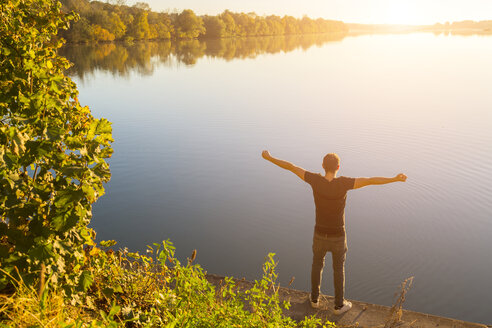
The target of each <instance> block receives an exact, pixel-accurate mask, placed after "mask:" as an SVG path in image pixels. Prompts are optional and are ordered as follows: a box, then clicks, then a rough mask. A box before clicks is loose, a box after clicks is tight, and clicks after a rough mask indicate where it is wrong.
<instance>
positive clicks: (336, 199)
mask: <svg viewBox="0 0 492 328" xmlns="http://www.w3.org/2000/svg"><path fill="white" fill-rule="evenodd" d="M261 155H262V156H263V158H264V159H266V160H268V161H270V162H272V163H273V164H275V165H277V166H280V167H281V168H283V169H285V170H288V171H291V172H292V173H294V174H295V175H297V176H298V177H299V178H301V179H302V180H304V181H306V182H307V183H309V184H310V185H311V187H312V189H313V196H314V204H315V207H316V224H315V227H314V236H313V265H312V268H311V306H312V307H313V308H318V307H319V303H320V302H319V293H320V286H321V275H322V272H323V267H324V264H325V255H326V253H327V252H331V253H332V261H333V283H334V285H335V309H334V313H335V314H336V315H339V314H342V313H345V312H347V311H348V310H350V309H351V308H352V303H350V302H349V301H347V300H345V299H344V297H343V294H344V288H345V253H346V252H347V241H346V235H345V201H346V199H347V191H349V190H351V189H358V188H362V187H365V186H370V185H382V184H387V183H392V182H398V181H401V182H405V181H406V180H407V176H406V175H405V174H403V173H400V174H398V175H397V176H395V177H393V178H384V177H373V178H348V177H344V176H341V177H337V173H338V170H339V169H340V158H339V157H338V155H337V154H334V153H331V154H327V155H326V156H325V157H324V158H323V163H322V166H323V169H324V170H325V174H324V175H321V174H317V173H312V172H309V171H306V170H304V169H303V168H301V167H298V166H296V165H294V164H292V163H289V162H287V161H283V160H281V159H278V158H275V157H273V156H271V155H270V153H269V152H268V151H266V150H264V151H263V153H262V154H261Z"/></svg>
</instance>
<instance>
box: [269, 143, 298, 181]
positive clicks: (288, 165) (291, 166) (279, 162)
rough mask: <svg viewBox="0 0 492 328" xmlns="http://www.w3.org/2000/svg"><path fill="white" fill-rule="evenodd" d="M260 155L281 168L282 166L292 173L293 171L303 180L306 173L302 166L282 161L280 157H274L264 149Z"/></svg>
mask: <svg viewBox="0 0 492 328" xmlns="http://www.w3.org/2000/svg"><path fill="white" fill-rule="evenodd" d="M261 156H262V157H263V158H264V159H266V160H267V161H270V162H272V163H273V164H275V165H277V166H280V167H281V168H283V169H285V170H288V171H291V172H292V173H294V174H295V175H297V176H298V177H299V178H301V179H302V180H304V176H305V174H306V170H304V169H303V168H302V167H298V166H295V165H294V164H292V163H290V162H287V161H283V160H281V159H278V158H275V157H273V156H272V155H270V153H269V152H268V150H264V151H263V152H262V153H261Z"/></svg>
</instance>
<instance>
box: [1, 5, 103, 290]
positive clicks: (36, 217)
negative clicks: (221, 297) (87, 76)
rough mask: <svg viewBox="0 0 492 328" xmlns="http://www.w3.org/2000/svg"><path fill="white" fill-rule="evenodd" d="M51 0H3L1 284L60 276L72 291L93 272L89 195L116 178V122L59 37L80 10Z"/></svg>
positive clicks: (56, 281)
mask: <svg viewBox="0 0 492 328" xmlns="http://www.w3.org/2000/svg"><path fill="white" fill-rule="evenodd" d="M60 8H61V4H60V3H59V2H57V1H52V0H7V1H2V2H1V3H0V35H1V39H0V40H1V41H0V42H1V43H0V72H2V74H1V75H0V141H1V142H0V265H1V269H2V272H0V290H2V289H4V288H6V287H8V286H9V284H11V283H12V277H13V278H15V279H17V280H20V279H22V280H23V281H24V282H25V283H26V284H28V285H33V284H34V283H35V282H36V283H39V292H40V293H41V292H42V290H43V288H44V286H45V284H46V283H50V282H51V283H53V284H58V285H62V286H64V287H65V288H66V290H65V291H66V292H67V293H69V294H71V293H72V292H73V291H74V290H75V289H78V290H84V288H85V287H86V286H87V284H88V282H87V281H89V280H90V279H92V278H91V273H90V272H89V271H84V270H83V269H82V267H83V265H84V262H85V261H86V257H85V255H84V252H83V245H84V244H88V245H91V244H93V237H94V233H93V231H92V230H91V229H89V228H88V227H87V225H88V224H89V222H90V219H91V215H92V203H94V202H95V201H96V200H97V199H98V198H99V197H100V196H102V195H103V194H104V188H103V183H104V182H107V181H109V178H110V172H109V166H108V164H107V163H106V162H105V159H106V158H108V157H110V156H111V154H112V149H111V142H112V136H111V124H110V122H108V121H107V120H105V119H99V120H98V119H95V118H94V117H93V116H92V115H91V113H90V110H89V108H88V107H82V106H81V105H80V103H79V101H78V99H77V95H78V91H77V88H76V86H75V83H73V82H72V81H71V80H70V79H69V78H68V77H66V76H65V75H64V71H65V70H66V69H67V68H68V67H69V62H68V61H67V60H66V59H65V58H63V57H60V56H58V55H57V54H56V50H57V49H58V48H59V47H60V46H61V44H62V42H61V41H57V40H56V39H55V37H56V35H57V32H58V30H59V29H60V28H67V27H68V21H69V20H71V19H73V18H74V17H73V16H70V15H68V16H66V15H64V14H62V12H61V11H60Z"/></svg>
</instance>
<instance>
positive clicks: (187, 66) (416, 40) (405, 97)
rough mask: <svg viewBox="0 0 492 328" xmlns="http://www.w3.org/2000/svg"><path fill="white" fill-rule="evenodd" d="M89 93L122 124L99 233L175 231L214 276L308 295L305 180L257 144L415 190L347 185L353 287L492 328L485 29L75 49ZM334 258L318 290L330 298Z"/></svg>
mask: <svg viewBox="0 0 492 328" xmlns="http://www.w3.org/2000/svg"><path fill="white" fill-rule="evenodd" d="M61 54H62V55H64V56H66V57H67V58H69V59H70V60H71V61H73V62H74V63H75V66H74V67H73V68H72V69H71V71H70V74H71V75H72V76H73V79H74V80H75V81H76V82H77V85H78V88H79V90H80V97H79V99H80V101H81V103H82V104H83V105H88V106H89V107H90V108H91V110H92V112H93V114H94V116H96V117H105V118H107V119H109V120H110V121H112V122H113V136H114V139H115V142H114V150H115V153H114V156H113V157H112V158H111V160H110V165H111V171H112V179H111V182H110V183H109V184H107V186H106V190H107V193H106V195H105V196H104V197H102V198H101V199H100V200H99V201H98V202H97V204H96V205H95V206H94V215H93V221H92V226H93V227H94V228H95V230H96V232H97V239H98V240H107V239H115V240H117V241H118V245H119V246H120V247H128V248H129V249H131V250H134V251H140V252H145V248H146V247H145V246H146V245H148V244H151V243H153V242H160V241H162V240H165V239H170V240H171V241H172V242H173V243H174V244H175V246H176V247H177V255H178V257H179V258H180V259H182V260H184V259H186V257H189V256H190V255H191V253H192V251H193V249H197V250H198V255H197V262H198V263H199V264H200V265H201V266H203V267H204V268H205V269H206V270H207V271H208V272H211V273H215V274H219V275H230V276H234V277H237V278H242V277H245V278H246V279H249V280H254V279H258V278H259V277H260V275H261V265H262V263H263V261H264V258H265V256H266V255H267V254H268V253H269V252H274V253H276V254H277V255H276V258H277V260H278V262H279V263H278V268H277V271H278V273H279V282H280V283H281V284H282V285H284V286H285V285H286V284H287V283H288V282H289V281H290V280H291V278H292V277H295V281H294V283H293V284H292V287H293V288H296V289H300V290H306V291H307V290H309V288H310V269H311V259H312V251H311V245H312V234H313V227H314V203H313V199H312V192H311V188H310V186H309V185H308V184H306V183H304V182H303V181H301V180H300V179H298V178H297V177H296V176H295V175H294V174H292V173H290V172H287V171H284V170H282V169H280V168H278V167H276V166H274V165H272V164H271V163H269V162H267V161H265V160H263V159H262V158H261V151H262V150H263V149H267V150H269V151H270V152H271V153H272V155H273V156H276V157H279V158H282V159H285V160H288V161H291V162H293V163H294V164H296V165H298V166H301V167H303V168H305V169H307V170H310V171H314V172H321V171H322V168H321V161H322V158H323V156H324V155H325V154H326V153H329V152H336V153H338V154H339V155H340V157H341V169H340V172H339V175H344V176H352V177H368V176H393V175H395V174H397V173H400V172H404V173H405V174H407V175H408V180H407V182H406V183H394V184H390V185H386V186H370V187H365V188H363V189H359V190H353V191H350V192H349V194H348V200H347V207H346V228H347V237H348V245H349V250H348V253H347V262H346V297H347V298H348V299H356V300H360V301H365V302H370V303H377V304H383V305H391V304H392V303H393V300H394V293H395V292H396V291H397V289H398V286H399V285H400V283H401V282H402V281H403V280H404V279H405V278H407V277H410V276H414V277H415V278H414V283H413V286H412V288H411V290H410V292H409V293H408V295H407V301H406V302H405V305H404V307H405V308H406V309H410V310H414V311H420V312H426V313H431V314H435V315H440V316H446V317H452V318H457V319H461V320H467V321H474V322H481V323H488V324H491V323H492V279H491V277H492V252H491V251H492V238H491V237H492V175H491V171H492V147H491V145H492V60H491V58H492V37H491V36H480V35H471V36H452V35H444V34H432V33H411V34H393V35H392V34H379V35H360V36H350V35H314V36H306V37H275V38H274V37H270V38H268V37H265V38H247V39H226V40H215V41H207V42H203V41H198V40H192V41H187V42H180V43H177V44H176V43H171V42H164V41H163V42H147V43H134V44H130V45H125V44H100V45H97V46H88V45H73V46H67V47H65V48H64V49H62V50H61ZM330 262H331V258H330V255H328V256H327V266H326V267H325V270H324V275H323V284H322V293H325V294H330V295H333V287H332V271H331V264H330Z"/></svg>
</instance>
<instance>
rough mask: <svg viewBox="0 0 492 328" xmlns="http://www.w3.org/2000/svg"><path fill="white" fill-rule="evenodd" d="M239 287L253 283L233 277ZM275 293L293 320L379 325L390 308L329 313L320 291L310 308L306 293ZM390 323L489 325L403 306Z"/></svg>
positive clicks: (213, 278) (360, 305)
mask: <svg viewBox="0 0 492 328" xmlns="http://www.w3.org/2000/svg"><path fill="white" fill-rule="evenodd" d="M207 279H208V281H209V282H210V283H212V284H213V285H215V286H220V284H221V281H222V280H223V279H224V277H222V276H217V275H211V274H208V275H207ZM235 282H236V284H237V286H238V287H239V288H240V289H249V288H251V287H252V286H253V283H252V282H250V281H246V280H236V279H235ZM279 296H280V299H281V300H282V301H289V302H290V304H291V307H290V309H289V310H287V311H285V315H287V316H289V317H291V318H292V319H294V320H299V321H300V320H302V319H304V317H305V316H309V315H313V314H314V315H316V316H317V317H318V318H320V319H322V320H323V321H331V322H334V323H336V324H337V325H339V326H342V327H363V328H366V327H367V328H376V327H379V328H383V327H385V324H386V321H387V318H388V316H389V315H390V314H391V308H390V307H387V306H382V305H376V304H370V303H364V302H358V301H353V300H350V301H351V302H352V309H351V310H350V311H348V312H346V313H344V314H342V315H339V316H336V315H334V314H333V310H332V309H333V307H334V298H333V297H332V296H325V295H323V296H322V298H321V304H320V308H319V309H316V310H315V309H313V308H311V306H310V304H309V293H307V292H303V291H299V290H295V289H289V288H284V287H280V289H279ZM392 327H398V328H410V327H412V328H434V327H439V328H448V327H449V328H492V326H486V325H482V324H478V323H472V322H466V321H461V320H455V319H450V318H443V317H439V316H435V315H430V314H425V313H419V312H414V311H407V310H403V313H402V317H401V320H400V321H399V322H398V323H397V324H396V325H393V326H392Z"/></svg>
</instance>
